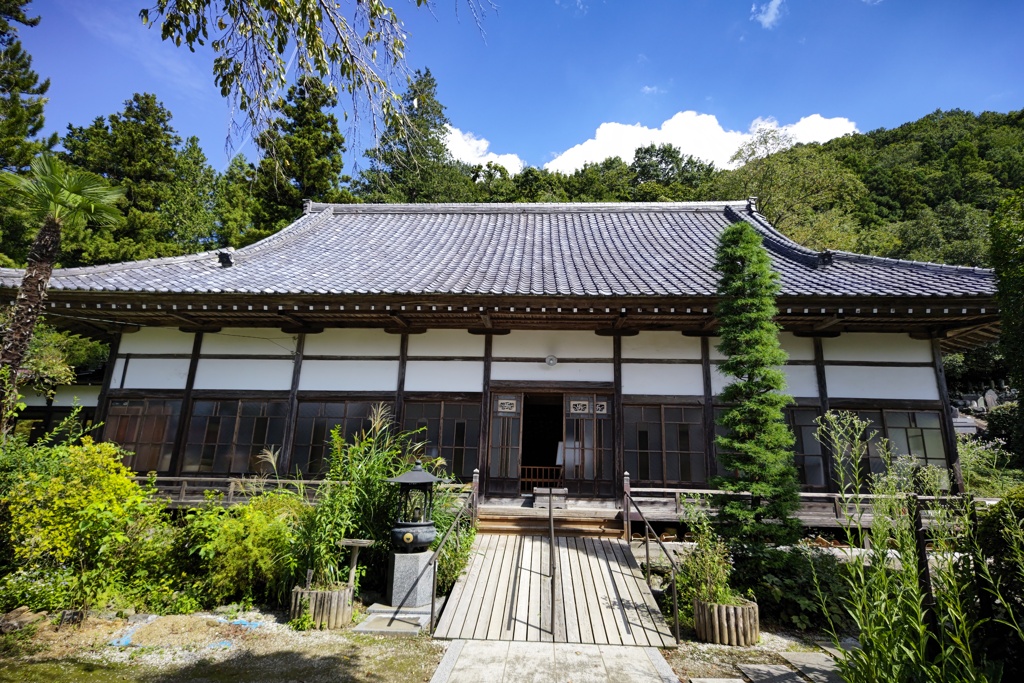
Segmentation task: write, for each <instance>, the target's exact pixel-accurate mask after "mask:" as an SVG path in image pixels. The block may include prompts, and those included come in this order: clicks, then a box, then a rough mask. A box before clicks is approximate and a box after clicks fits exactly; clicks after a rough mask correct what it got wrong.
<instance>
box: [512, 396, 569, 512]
mask: <svg viewBox="0 0 1024 683" xmlns="http://www.w3.org/2000/svg"><path fill="white" fill-rule="evenodd" d="M562 429H563V420H562V394H527V395H526V396H525V397H524V400H523V451H522V453H523V454H522V468H521V470H520V491H521V492H522V493H532V492H533V487H534V486H561V485H562V479H563V477H562V466H561V465H562V464H561V463H560V462H558V447H559V444H561V443H562Z"/></svg>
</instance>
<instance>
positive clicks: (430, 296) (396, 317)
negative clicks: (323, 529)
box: [0, 201, 999, 497]
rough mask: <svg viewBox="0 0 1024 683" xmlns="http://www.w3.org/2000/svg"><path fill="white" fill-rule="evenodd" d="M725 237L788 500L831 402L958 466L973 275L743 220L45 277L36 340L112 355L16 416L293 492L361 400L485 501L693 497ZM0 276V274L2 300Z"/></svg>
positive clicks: (154, 462)
mask: <svg viewBox="0 0 1024 683" xmlns="http://www.w3.org/2000/svg"><path fill="white" fill-rule="evenodd" d="M736 221H747V222H748V223H750V224H751V225H753V226H754V228H755V229H756V230H757V231H758V232H759V233H760V234H761V236H762V237H763V243H764V246H765V248H766V249H767V250H768V252H769V254H770V256H771V260H772V264H773V267H774V268H775V270H776V271H777V272H778V273H779V275H780V279H781V294H780V296H779V298H778V308H779V316H778V319H777V320H778V323H779V324H780V325H781V327H782V329H783V332H782V333H781V343H782V346H783V348H784V349H785V350H786V352H787V353H788V355H789V361H788V362H787V364H786V366H785V367H784V370H785V374H786V377H787V380H788V392H789V393H790V394H791V395H792V396H793V397H794V402H793V404H792V405H790V407H789V408H788V409H787V411H786V414H787V419H788V420H789V422H790V424H791V426H792V428H793V431H794V433H795V435H796V449H795V455H796V463H797V466H798V469H799V471H800V474H801V480H802V483H803V486H804V488H805V489H806V490H808V491H828V490H830V486H831V484H830V482H831V480H832V477H831V475H830V472H831V467H832V463H831V462H830V460H829V458H828V456H827V454H826V453H823V452H822V449H821V447H820V446H819V444H818V443H817V442H816V441H815V439H814V437H813V432H814V429H815V425H814V420H815V418H816V417H817V416H819V415H821V414H822V412H823V411H827V410H829V409H845V410H853V411H856V412H858V413H860V414H861V415H862V416H864V417H866V418H869V419H870V420H871V421H872V423H873V424H874V427H875V428H876V429H877V430H878V432H879V434H880V435H882V436H885V437H888V438H889V439H890V440H891V441H892V443H893V444H894V445H895V446H896V448H897V449H899V450H900V451H902V452H905V453H911V454H913V455H914V456H915V457H916V458H917V459H918V460H919V461H920V462H921V463H927V464H931V465H939V466H942V467H949V468H951V469H952V470H953V471H954V472H956V471H957V470H956V461H955V458H956V448H955V435H954V429H953V423H952V410H951V407H950V403H949V397H948V395H947V392H946V385H945V379H944V377H943V371H942V353H943V352H944V351H947V352H948V351H954V350H961V349H965V348H970V347H972V346H974V345H977V344H980V343H982V342H984V341H988V340H990V339H993V338H995V337H996V336H997V335H998V326H999V321H998V310H997V308H996V302H995V278H994V276H993V274H992V272H991V271H989V270H985V269H978V268H966V267H957V266H947V265H938V264H931V263H919V262H910V261H898V260H892V259H885V258H878V257H872V256H863V255H858V254H852V253H846V252H838V251H825V252H816V251H812V250H809V249H806V248H804V247H801V246H800V245H798V244H796V243H794V242H792V241H791V240H789V239H787V238H786V237H784V236H783V235H781V234H780V233H779V232H777V231H776V230H775V229H774V228H773V227H772V226H771V225H770V224H769V223H768V222H767V220H766V219H765V218H764V217H763V216H762V215H760V214H759V213H758V212H757V210H756V206H755V203H754V202H753V201H743V202H707V203H658V204H630V203H621V204H501V205H473V204H460V205H358V204H356V205H327V204H312V203H311V204H307V206H306V210H305V213H304V215H303V216H302V217H301V218H299V219H298V220H297V221H296V222H295V223H293V224H292V225H290V226H289V227H287V228H285V229H284V230H282V231H281V232H279V233H277V234H275V235H273V236H271V237H268V238H267V239H264V240H262V241H260V242H258V243H256V244H253V245H251V246H248V247H245V248H243V249H239V250H237V251H231V250H227V251H220V252H216V251H211V252H206V253H201V254H194V255H189V256H180V257H173V258H161V259H152V260H147V261H137V262H132V263H119V264H113V265H103V266H92V267H85V268H69V269H62V270H56V271H55V272H54V274H53V277H52V280H51V284H50V289H49V300H48V302H47V311H48V316H49V318H48V319H49V321H50V323H51V324H54V325H57V326H62V327H66V328H69V329H72V330H74V331H77V332H80V333H83V334H87V335H90V336H94V337H102V338H105V339H109V340H110V341H111V355H110V360H109V362H108V364H107V367H106V372H105V374H104V376H103V379H102V384H98V385H96V386H92V387H70V388H66V389H62V390H61V391H60V392H58V394H57V396H56V397H55V398H54V399H53V400H51V401H49V402H47V401H46V400H45V399H40V398H36V399H31V397H30V401H29V402H30V403H33V404H34V405H33V406H32V407H30V409H29V412H27V413H26V415H27V416H32V415H37V416H49V415H50V413H52V412H53V411H60V410H66V409H67V408H68V407H69V405H70V403H71V402H72V400H73V398H74V397H77V399H78V401H79V402H80V403H81V404H82V405H83V406H86V407H87V410H89V411H94V414H93V415H92V417H93V419H94V420H95V421H97V422H102V423H103V425H104V426H103V428H102V436H103V438H104V439H107V440H111V441H115V442H117V443H119V444H121V445H122V446H124V447H125V448H126V449H128V450H130V451H132V452H134V455H133V456H132V457H131V458H130V462H129V463H128V464H129V465H131V467H133V468H134V469H136V470H138V471H139V472H148V471H155V472H157V473H159V474H161V475H168V476H190V475H195V476H204V477H210V476H225V477H228V476H238V475H240V474H245V473H252V472H254V471H257V470H259V468H260V467H262V465H261V462H260V461H259V460H258V458H257V456H258V455H259V454H260V453H261V452H263V451H264V450H265V449H271V450H272V451H273V452H274V453H276V454H277V458H278V460H277V469H278V472H280V473H282V474H283V473H289V474H296V473H298V474H301V475H303V476H307V475H308V476H315V475H316V474H317V473H318V472H320V470H321V468H322V467H323V464H324V460H325V457H326V456H327V454H328V447H327V445H326V442H327V440H328V439H329V435H330V432H331V430H332V429H333V428H335V427H339V428H340V429H341V430H342V431H343V432H344V433H345V434H348V435H351V434H352V433H353V432H355V431H357V430H359V429H361V428H363V426H364V425H365V423H366V420H367V416H368V414H369V411H370V409H371V407H372V406H373V405H374V404H377V403H381V402H383V403H386V404H389V405H391V406H392V409H393V411H394V415H395V416H396V419H397V421H398V423H399V424H401V425H402V426H403V427H405V428H409V429H413V428H418V427H423V428H425V431H424V433H423V439H424V440H425V441H427V442H428V443H427V446H426V448H427V453H428V455H439V456H442V457H443V458H444V459H445V461H446V462H447V467H448V468H449V470H450V473H451V474H452V475H453V476H455V477H459V478H462V479H467V478H469V477H471V475H472V473H473V470H474V469H477V468H479V470H480V473H481V486H482V488H483V492H484V493H485V495H488V496H495V497H500V496H515V495H518V494H519V493H520V492H527V491H530V490H532V488H533V487H534V486H537V485H540V486H546V485H549V484H552V483H554V484H557V485H558V486H560V487H561V486H564V487H565V488H568V490H569V494H570V495H571V496H579V497H607V496H613V495H616V493H617V491H618V490H619V489H620V488H621V486H622V484H621V481H622V474H623V472H624V471H628V472H629V473H630V476H631V478H632V481H633V482H636V483H637V484H638V485H641V486H649V487H650V486H664V487H685V488H700V487H706V486H708V485H709V481H710V479H711V477H713V476H714V475H715V474H717V473H718V472H719V466H718V463H717V460H716V457H715V449H714V435H715V412H716V410H718V409H719V403H718V401H717V396H718V395H719V393H720V392H721V390H722V388H723V387H724V386H725V384H726V382H727V378H726V377H725V376H723V375H722V374H721V373H720V372H719V371H718V366H719V363H720V362H721V360H722V356H721V355H720V354H719V353H718V352H717V350H716V344H717V341H718V340H717V338H716V336H715V335H716V328H717V322H716V319H715V316H714V310H715V304H716V282H717V275H716V274H715V272H714V270H713V264H714V259H715V249H716V246H717V243H718V239H719V235H720V234H721V232H722V230H723V229H724V228H725V227H726V226H727V225H729V224H730V223H733V222H736ZM20 279H21V272H20V271H15V270H9V269H0V290H2V291H0V293H2V294H3V295H4V296H5V297H6V298H8V299H13V295H14V292H15V290H16V288H17V286H18V284H19V282H20ZM47 406H49V407H47ZM33 411H35V412H33ZM40 419H43V418H40ZM46 419H51V417H46ZM865 464H866V465H867V466H869V467H876V468H877V465H878V463H877V462H875V455H874V454H873V453H872V455H871V456H870V458H869V461H868V462H867V463H865ZM952 480H953V483H954V485H955V483H956V476H955V475H954V476H953V477H952Z"/></svg>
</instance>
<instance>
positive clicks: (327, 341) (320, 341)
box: [303, 328, 402, 390]
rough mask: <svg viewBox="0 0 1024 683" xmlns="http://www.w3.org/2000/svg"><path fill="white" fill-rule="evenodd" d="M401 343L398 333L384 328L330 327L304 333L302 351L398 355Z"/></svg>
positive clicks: (318, 354) (336, 353) (325, 354)
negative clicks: (308, 333)
mask: <svg viewBox="0 0 1024 683" xmlns="http://www.w3.org/2000/svg"><path fill="white" fill-rule="evenodd" d="M401 343H402V338H401V336H400V335H397V334H388V333H387V332H385V331H384V330H378V329H372V328H366V329H357V328H353V329H331V330H324V331H323V332H321V333H320V334H310V335H306V348H305V350H304V352H303V353H304V354H305V355H307V356H398V353H399V348H400V346H401ZM395 376H396V377H397V375H395ZM391 390H394V387H392V388H391Z"/></svg>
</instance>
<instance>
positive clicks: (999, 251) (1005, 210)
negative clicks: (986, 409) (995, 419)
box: [989, 190, 1024, 461]
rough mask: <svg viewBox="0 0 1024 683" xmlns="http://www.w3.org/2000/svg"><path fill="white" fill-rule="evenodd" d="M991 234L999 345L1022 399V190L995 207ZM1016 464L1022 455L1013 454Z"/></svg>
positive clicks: (1021, 429)
mask: <svg viewBox="0 0 1024 683" xmlns="http://www.w3.org/2000/svg"><path fill="white" fill-rule="evenodd" d="M989 233H990V234H991V235H992V264H993V265H994V266H995V270H996V277H997V278H998V283H999V284H998V288H999V311H1000V317H1001V318H1002V324H1003V330H1002V335H1001V337H1000V340H999V341H1000V346H1001V347H1002V350H1003V357H1004V358H1005V359H1006V365H1007V367H1008V369H1009V375H1010V384H1012V385H1013V387H1014V388H1015V389H1017V392H1018V397H1024V190H1018V191H1017V192H1015V193H1014V194H1013V195H1011V196H1010V197H1007V198H1006V199H1005V200H1003V202H1002V203H1001V204H1000V205H999V208H998V209H997V210H996V213H995V215H994V216H993V218H992V225H991V226H990V227H989ZM1021 400H1024V399H1022V398H1018V399H1017V408H1016V410H1015V411H1014V423H1015V424H1014V427H1015V429H1014V430H1013V434H1012V435H1011V438H1009V439H1007V441H1008V442H1010V443H1012V444H1013V445H1015V446H1016V447H1017V448H1018V451H1019V449H1020V448H1021V445H1022V444H1024V411H1022V410H1021V408H1020V404H1021ZM1016 455H1017V458H1018V461H1022V460H1024V453H1020V452H1017V453H1016Z"/></svg>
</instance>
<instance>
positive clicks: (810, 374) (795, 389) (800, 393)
mask: <svg viewBox="0 0 1024 683" xmlns="http://www.w3.org/2000/svg"><path fill="white" fill-rule="evenodd" d="M782 371H783V372H784V373H786V393H787V394H789V395H790V396H793V397H795V398H818V373H817V372H815V370H814V366H813V365H787V366H785V367H783V368H782Z"/></svg>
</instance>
